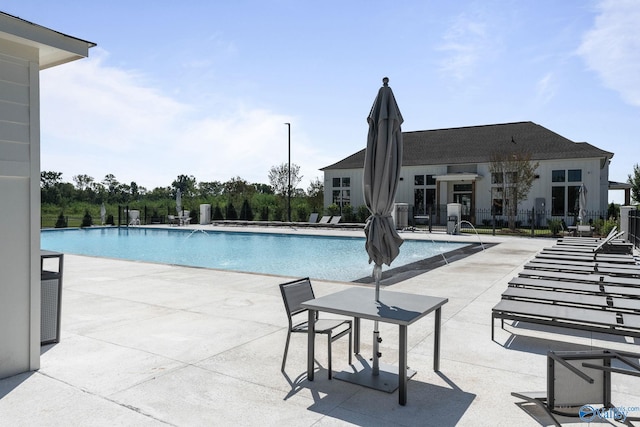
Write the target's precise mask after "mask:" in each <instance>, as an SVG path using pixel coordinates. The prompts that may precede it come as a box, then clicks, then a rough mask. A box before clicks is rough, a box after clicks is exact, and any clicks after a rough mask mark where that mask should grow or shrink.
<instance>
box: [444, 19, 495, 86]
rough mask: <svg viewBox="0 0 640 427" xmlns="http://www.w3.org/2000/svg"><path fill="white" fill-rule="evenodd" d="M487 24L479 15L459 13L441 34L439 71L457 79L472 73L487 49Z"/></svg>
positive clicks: (464, 77)
mask: <svg viewBox="0 0 640 427" xmlns="http://www.w3.org/2000/svg"><path fill="white" fill-rule="evenodd" d="M489 44H490V40H489V37H488V33H487V24H486V23H485V22H484V20H483V19H481V18H480V17H477V16H474V17H471V16H469V15H468V14H466V13H465V14H462V15H459V16H458V17H457V18H456V19H455V21H454V22H453V24H452V25H451V26H450V27H449V29H448V31H447V32H446V33H445V34H444V36H443V42H442V44H441V46H440V47H439V48H438V50H440V51H442V52H444V53H445V57H444V58H443V59H442V60H441V61H440V71H441V72H442V73H443V74H445V75H451V76H454V77H455V78H456V79H458V80H463V79H466V78H467V77H469V76H472V75H473V74H474V71H475V69H476V66H477V64H478V63H479V62H480V60H481V59H482V58H483V56H485V55H486V54H487V52H488V50H489Z"/></svg>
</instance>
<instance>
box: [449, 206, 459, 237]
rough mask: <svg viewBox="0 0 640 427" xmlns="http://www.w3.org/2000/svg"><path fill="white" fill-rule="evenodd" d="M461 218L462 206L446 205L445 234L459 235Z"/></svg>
mask: <svg viewBox="0 0 640 427" xmlns="http://www.w3.org/2000/svg"><path fill="white" fill-rule="evenodd" d="M461 218H462V205H461V204H460V203H448V204H447V233H448V234H458V233H460V219H461Z"/></svg>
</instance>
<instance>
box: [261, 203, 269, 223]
mask: <svg viewBox="0 0 640 427" xmlns="http://www.w3.org/2000/svg"><path fill="white" fill-rule="evenodd" d="M260 221H269V206H263V207H262V210H261V211H260Z"/></svg>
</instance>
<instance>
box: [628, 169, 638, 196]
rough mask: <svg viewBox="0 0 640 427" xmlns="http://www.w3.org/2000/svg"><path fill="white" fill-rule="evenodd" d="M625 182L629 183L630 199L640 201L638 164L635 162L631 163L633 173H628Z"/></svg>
mask: <svg viewBox="0 0 640 427" xmlns="http://www.w3.org/2000/svg"><path fill="white" fill-rule="evenodd" d="M627 182H628V183H629V184H631V199H632V200H633V201H634V202H636V203H640V166H638V164H637V163H636V164H635V165H633V174H630V175H629V179H628V180H627Z"/></svg>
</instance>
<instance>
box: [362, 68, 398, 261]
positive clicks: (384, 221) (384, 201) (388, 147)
mask: <svg viewBox="0 0 640 427" xmlns="http://www.w3.org/2000/svg"><path fill="white" fill-rule="evenodd" d="M382 82H383V84H384V85H383V86H382V87H381V88H380V90H379V91H378V96H377V97H376V99H375V101H374V103H373V107H372V108H371V112H370V113H369V117H368V118H367V122H369V135H368V137H367V150H366V154H365V158H364V178H363V190H364V201H365V204H366V205H367V208H368V209H369V212H370V213H371V216H369V218H368V219H367V223H366V225H365V228H364V231H365V234H366V236H367V241H366V244H365V248H366V250H367V253H368V254H369V263H371V262H372V261H373V262H374V263H375V265H376V266H382V264H387V265H391V262H393V260H394V259H396V257H397V256H398V254H399V253H400V245H402V242H403V240H402V238H401V237H400V236H399V235H398V232H397V231H396V229H395V225H394V223H393V218H392V217H391V212H392V210H393V203H394V200H395V197H396V191H397V189H398V181H399V178H400V168H401V167H402V130H401V129H400V125H401V124H402V122H403V119H402V115H401V114H400V109H399V108H398V104H397V103H396V99H395V97H394V96H393V92H392V91H391V88H390V87H389V86H388V83H389V79H388V78H386V77H385V78H384V79H383V80H382Z"/></svg>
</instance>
